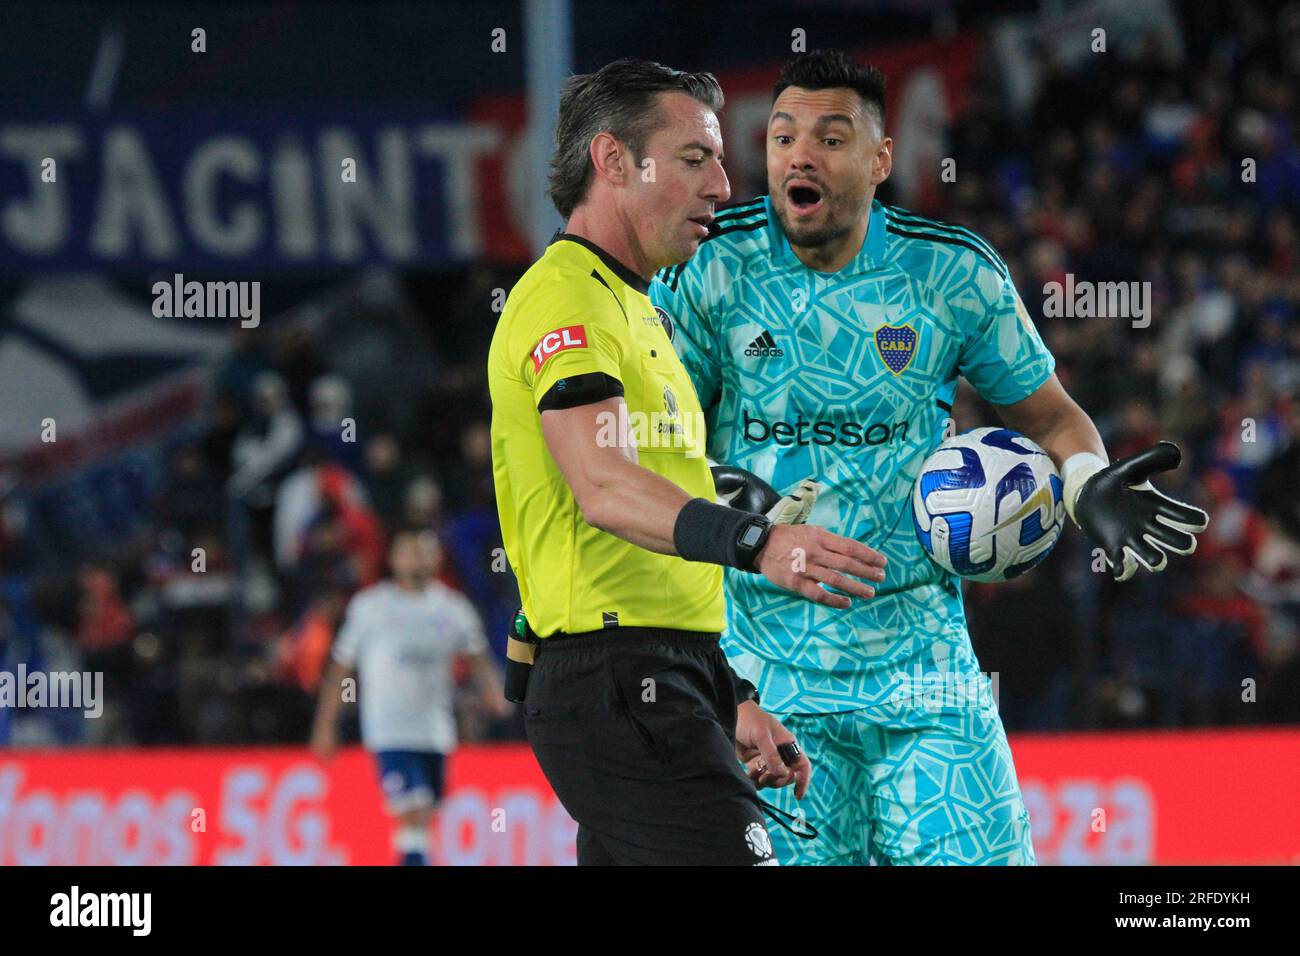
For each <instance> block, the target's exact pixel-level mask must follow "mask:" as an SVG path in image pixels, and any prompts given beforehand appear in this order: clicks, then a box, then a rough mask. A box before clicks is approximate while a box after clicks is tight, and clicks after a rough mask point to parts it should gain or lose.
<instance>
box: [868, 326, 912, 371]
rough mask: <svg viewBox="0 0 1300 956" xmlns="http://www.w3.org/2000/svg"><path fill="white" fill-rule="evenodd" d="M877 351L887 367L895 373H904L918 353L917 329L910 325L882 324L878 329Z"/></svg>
mask: <svg viewBox="0 0 1300 956" xmlns="http://www.w3.org/2000/svg"><path fill="white" fill-rule="evenodd" d="M876 351H877V352H879V353H880V359H881V361H882V362H884V363H885V368H887V369H889V370H890V371H891V372H893V373H894V374H895V375H900V374H902V372H903V369H905V368H907V366H909V365H911V364H912V356H914V355H915V354H916V329H914V328H912V327H911V326H910V325H882V326H881V327H880V328H878V329H876Z"/></svg>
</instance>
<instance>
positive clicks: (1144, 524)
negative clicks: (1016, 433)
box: [1065, 441, 1210, 581]
mask: <svg viewBox="0 0 1300 956" xmlns="http://www.w3.org/2000/svg"><path fill="white" fill-rule="evenodd" d="M1182 458H1183V455H1182V452H1180V451H1179V450H1178V446H1177V445H1175V444H1174V443H1173V442H1168V441H1162V442H1157V443H1156V444H1154V445H1152V446H1151V447H1150V448H1148V449H1146V450H1145V451H1140V452H1138V453H1137V454H1136V455H1132V456H1130V457H1128V458H1125V459H1123V460H1121V461H1117V462H1115V463H1114V464H1113V465H1101V462H1100V459H1097V460H1096V463H1095V464H1092V465H1089V464H1084V465H1082V466H1081V467H1083V468H1084V469H1088V470H1090V471H1091V474H1090V475H1089V476H1088V477H1086V478H1083V480H1082V481H1079V480H1078V479H1079V477H1080V476H1079V474H1078V471H1077V469H1075V474H1067V476H1066V495H1065V497H1066V503H1067V505H1068V506H1069V508H1070V516H1071V517H1072V518H1073V519H1074V522H1075V524H1077V525H1078V526H1079V528H1080V529H1081V530H1082V531H1083V532H1084V534H1086V535H1087V536H1088V537H1089V538H1091V539H1092V540H1093V541H1094V542H1095V543H1096V544H1098V545H1099V546H1100V547H1101V549H1102V553H1103V554H1104V555H1105V558H1106V564H1107V565H1109V566H1110V569H1111V571H1112V572H1113V573H1114V575H1115V580H1116V581H1127V580H1128V579H1129V578H1131V577H1133V575H1134V574H1135V573H1137V569H1138V567H1139V566H1140V567H1143V568H1145V569H1146V570H1148V571H1153V572H1154V571H1163V570H1164V569H1165V565H1166V564H1168V563H1169V553H1170V552H1172V553H1174V554H1191V553H1192V552H1193V551H1195V550H1196V535H1197V534H1199V533H1200V532H1202V531H1204V530H1205V529H1206V527H1207V525H1208V524H1209V522H1210V516H1209V515H1207V514H1206V513H1205V512H1204V511H1202V510H1201V509H1200V508H1196V507H1193V506H1192V505H1189V504H1186V503H1185V502H1182V501H1178V500H1176V499H1174V498H1170V497H1169V496H1168V495H1165V494H1162V493H1161V492H1159V491H1156V489H1155V488H1154V487H1153V486H1152V484H1151V481H1150V478H1151V476H1152V475H1154V474H1158V473H1159V472H1162V471H1169V470H1171V469H1173V468H1177V467H1178V463H1179V462H1180V461H1182ZM1070 464H1071V463H1070V462H1066V471H1067V472H1070V471H1071V468H1070ZM1072 479H1073V480H1072ZM1076 483H1077V484H1078V485H1079V487H1078V491H1077V492H1074V491H1073V488H1072V485H1074V484H1076Z"/></svg>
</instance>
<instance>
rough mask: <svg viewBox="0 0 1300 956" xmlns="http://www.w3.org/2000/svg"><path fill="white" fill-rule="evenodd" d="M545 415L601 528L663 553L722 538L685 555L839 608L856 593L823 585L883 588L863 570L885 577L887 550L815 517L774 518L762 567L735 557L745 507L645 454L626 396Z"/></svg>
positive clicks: (572, 480) (558, 459) (586, 512)
mask: <svg viewBox="0 0 1300 956" xmlns="http://www.w3.org/2000/svg"><path fill="white" fill-rule="evenodd" d="M611 416H612V417H611ZM541 417H542V434H543V436H544V437H545V439H546V444H547V447H548V448H549V449H550V452H551V456H552V458H554V460H555V464H556V466H557V467H558V468H559V469H560V472H561V473H562V474H563V475H564V478H565V480H566V481H567V482H568V484H569V488H570V489H571V490H572V491H573V497H574V499H575V500H576V501H577V504H578V508H579V509H580V510H581V511H582V517H583V519H584V520H585V521H586V522H587V523H588V524H589V525H591V526H592V527H594V528H599V529H600V530H601V531H605V532H607V533H609V534H613V535H617V536H618V537H620V538H623V539H624V540H626V541H630V542H631V543H633V544H635V545H637V546H639V547H642V548H645V549H647V550H649V551H655V552H658V553H659V554H682V551H681V549H680V547H679V544H680V543H681V542H682V541H684V540H690V541H692V542H701V541H702V542H714V541H716V547H715V546H714V545H713V544H708V545H706V546H705V548H704V551H702V552H701V553H698V554H686V555H683V556H684V557H686V558H688V559H691V560H702V561H709V562H711V563H715V564H734V566H737V567H742V568H743V569H744V570H754V571H757V572H758V573H760V574H762V575H763V576H764V577H766V578H767V579H768V580H770V581H771V582H772V583H773V584H776V585H778V586H779V587H782V588H785V589H787V590H789V591H793V592H795V593H798V594H801V595H803V596H804V597H806V598H807V599H808V600H810V601H816V602H817V603H819V604H826V605H829V606H831V607H837V608H847V607H848V606H849V605H850V603H851V601H850V599H849V597H847V596H845V595H843V594H834V593H832V592H830V591H827V590H826V589H825V588H822V587H820V586H819V585H820V584H826V585H829V586H830V587H834V588H837V589H839V590H841V591H844V592H846V593H847V594H849V595H853V596H856V597H860V598H870V597H873V596H874V595H875V589H874V588H872V587H871V586H870V585H869V584H866V583H864V582H863V581H860V580H857V579H858V578H862V579H865V580H866V581H872V582H879V581H883V580H884V577H885V573H884V565H885V559H884V556H883V555H881V554H879V553H878V552H876V551H873V550H872V549H871V548H868V547H867V546H866V545H864V544H862V543H861V542H858V541H854V540H852V539H851V538H843V537H840V536H839V535H836V534H832V533H831V532H829V531H827V530H826V529H825V528H819V527H817V526H815V525H774V526H773V527H772V529H771V532H770V536H769V538H768V540H767V543H766V545H764V547H763V548H762V550H761V551H759V553H758V555H757V558H756V559H755V560H754V563H753V566H752V567H744V566H743V565H741V564H735V563H734V562H733V561H730V560H727V558H726V557H725V556H724V552H725V550H726V548H725V546H726V545H727V544H728V542H727V540H726V535H727V528H729V527H730V526H731V523H732V522H733V521H734V520H735V518H734V516H735V513H734V512H733V511H732V509H729V508H725V507H723V506H721V505H715V504H712V503H710V504H709V505H708V506H707V507H703V506H702V505H703V503H702V502H700V501H698V499H692V497H691V495H689V494H688V493H687V492H686V491H684V490H683V489H682V488H680V487H678V486H677V485H675V484H673V482H671V481H669V480H668V479H666V478H664V477H663V476H662V475H658V474H656V473H655V472H653V471H650V470H649V469H648V468H643V467H641V466H640V465H639V464H638V463H637V452H636V443H635V441H634V440H633V439H632V437H631V435H630V433H629V431H628V429H627V422H628V413H627V410H626V407H625V403H624V401H623V398H622V397H621V396H620V397H614V398H606V399H603V400H601V401H597V402H591V403H588V404H585V405H577V406H574V407H572V408H564V409H555V408H549V409H546V410H545V411H543V412H542V416H541ZM610 421H613V422H617V423H618V424H619V427H618V430H617V435H618V438H617V440H616V441H615V442H612V443H610V442H603V443H602V442H601V441H599V440H598V436H600V435H602V434H605V435H607V434H609V429H608V428H606V427H604V426H605V425H606V424H607V423H608V422H610ZM693 502H694V503H693ZM688 505H691V507H690V508H688V507H687V506H688ZM710 509H717V510H716V511H714V510H710ZM711 532H716V533H711ZM850 575H853V577H850Z"/></svg>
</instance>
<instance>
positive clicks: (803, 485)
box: [767, 478, 821, 524]
mask: <svg viewBox="0 0 1300 956" xmlns="http://www.w3.org/2000/svg"><path fill="white" fill-rule="evenodd" d="M820 490H821V487H820V486H819V485H818V484H817V482H815V481H813V480H812V479H811V478H805V479H804V480H803V481H801V482H799V484H798V486H796V487H795V489H794V491H792V492H790V493H789V494H788V495H784V496H782V498H781V500H780V501H778V502H777V503H776V504H774V505H773V506H772V507H771V509H769V510H768V512H767V517H768V520H769V521H771V522H772V524H805V523H806V522H807V521H808V516H809V515H810V514H812V509H813V505H815V504H816V503H817V492H819V491H820Z"/></svg>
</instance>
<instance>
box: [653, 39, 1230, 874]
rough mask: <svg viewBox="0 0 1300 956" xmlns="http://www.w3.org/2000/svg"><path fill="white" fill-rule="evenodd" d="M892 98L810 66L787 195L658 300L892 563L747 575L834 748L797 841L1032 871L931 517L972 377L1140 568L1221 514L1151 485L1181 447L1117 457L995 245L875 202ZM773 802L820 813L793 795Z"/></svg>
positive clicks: (694, 262) (713, 451) (770, 146)
mask: <svg viewBox="0 0 1300 956" xmlns="http://www.w3.org/2000/svg"><path fill="white" fill-rule="evenodd" d="M884 99H885V98H884V78H883V77H882V76H881V75H880V73H879V72H877V71H876V70H874V69H872V68H869V67H863V66H860V65H858V64H857V63H854V62H853V61H852V60H851V59H849V58H848V57H846V56H844V55H843V54H839V53H809V54H806V55H803V56H801V57H799V58H797V59H795V60H794V61H793V62H792V63H791V64H790V65H789V66H788V67H787V68H786V69H785V71H784V72H783V73H782V76H781V79H780V81H779V82H778V84H777V86H776V89H775V91H774V102H773V106H772V111H771V114H770V116H769V121H768V137H767V172H768V188H769V193H770V195H769V196H765V197H761V198H759V199H757V200H755V201H753V202H751V203H748V204H746V205H742V206H739V207H735V208H732V209H730V210H725V211H723V212H722V213H720V214H719V215H718V216H717V217H716V219H715V220H714V222H713V224H712V226H711V228H710V236H709V238H708V239H706V240H705V241H704V242H703V243H701V245H700V249H699V251H698V252H696V254H695V255H694V256H693V257H692V258H691V259H690V260H689V261H688V262H685V263H683V264H681V265H679V266H674V267H670V268H667V269H664V270H661V271H660V272H659V274H658V276H657V280H656V282H655V283H653V285H652V287H651V298H652V300H653V301H654V303H655V305H656V306H657V307H659V308H660V309H662V310H663V311H664V314H665V322H666V324H667V326H668V327H670V328H673V329H674V330H675V336H674V339H673V343H674V346H675V347H676V349H677V352H678V354H679V355H680V357H681V359H682V362H683V364H684V365H685V367H686V369H687V371H688V372H689V374H690V376H691V379H692V380H693V382H694V384H695V390H696V392H697V394H698V396H699V399H700V404H701V406H702V407H703V408H704V409H705V416H706V424H707V430H708V447H707V451H708V453H709V455H710V456H711V457H712V458H714V459H715V460H717V461H720V462H725V463H726V464H727V465H728V466H731V467H733V468H740V469H745V470H746V471H748V472H752V473H753V474H755V475H757V476H759V477H760V478H761V479H763V480H764V481H766V482H768V483H770V484H771V485H772V486H775V487H776V488H779V489H784V488H790V487H792V486H794V485H795V484H796V482H798V481H799V480H800V479H803V478H805V477H806V476H810V477H811V478H813V479H815V480H816V482H817V483H818V485H819V486H820V488H821V491H820V494H819V495H818V496H817V498H816V504H815V505H814V506H813V510H812V520H813V521H815V522H816V523H817V524H819V525H823V526H825V527H827V528H829V529H831V530H833V531H836V532H838V533H839V534H842V535H845V536H847V537H849V538H853V539H855V540H859V541H866V542H870V543H871V545H872V546H873V547H875V548H876V549H878V550H879V551H880V552H881V553H883V554H884V555H885V556H886V557H887V559H888V568H889V573H888V576H887V577H886V579H885V582H884V584H883V585H881V587H880V588H879V589H878V591H877V597H876V598H875V600H873V601H870V602H859V603H857V604H854V605H853V607H851V608H849V609H847V610H838V609H832V608H827V607H825V606H822V605H818V604H814V603H811V602H806V601H800V600H797V599H793V598H791V597H788V596H787V595H784V594H782V593H781V592H780V591H779V590H778V589H776V588H774V587H772V586H771V585H770V584H768V583H767V582H766V581H764V580H762V579H761V578H758V577H756V576H755V575H744V574H739V573H736V572H733V571H728V572H727V574H726V584H727V597H728V601H727V604H728V608H727V624H728V631H727V635H726V637H725V638H724V642H725V643H724V647H725V650H726V652H727V654H728V657H729V658H730V660H731V662H732V665H733V666H734V667H735V669H736V671H737V672H738V673H739V674H741V675H742V676H743V677H746V678H748V679H749V680H751V681H753V682H754V683H755V684H756V685H757V688H758V691H759V694H760V698H761V700H762V705H763V707H764V709H766V710H767V711H769V712H771V713H774V714H777V715H779V716H780V719H781V721H782V723H783V724H784V726H785V727H787V728H788V729H789V730H790V731H791V732H792V733H794V734H795V736H796V737H797V738H798V740H799V742H800V744H801V746H802V747H803V748H804V750H805V752H807V753H808V755H809V757H810V758H811V759H812V761H813V763H814V764H816V765H817V767H818V774H817V777H816V779H815V780H814V781H813V783H812V785H811V787H810V789H809V792H808V796H807V798H806V799H805V801H804V803H803V806H805V807H809V810H808V813H809V814H810V815H811V814H815V815H816V824H817V828H818V830H819V831H820V834H821V837H820V838H819V839H817V840H812V841H803V840H793V839H791V837H790V835H788V834H786V833H783V832H780V831H776V832H774V833H773V840H774V848H775V851H776V854H777V856H778V858H780V860H781V862H782V863H823V864H836V863H844V864H862V863H866V862H868V860H870V859H874V860H875V861H876V862H878V863H881V864H936V863H948V864H956V863H967V864H1013V863H1014V864H1029V863H1033V862H1034V851H1033V845H1032V842H1031V839H1030V832H1029V815H1028V812H1027V811H1026V808H1025V805H1024V801H1023V800H1022V798H1021V794H1020V787H1019V784H1018V783H1017V780H1016V772H1015V766H1014V764H1013V762H1012V758H1011V751H1010V749H1009V748H1008V746H1007V740H1006V735H1005V732H1004V730H1003V727H1002V722H1001V719H1000V718H999V716H998V713H997V710H996V706H995V704H994V702H993V701H992V699H991V694H989V693H988V681H987V678H985V677H983V675H981V674H980V671H979V665H978V663H977V661H976V659H975V654H974V652H973V650H972V649H971V644H970V637H969V635H968V634H967V630H966V621H965V615H964V612H963V609H962V600H961V586H960V584H961V583H960V581H959V580H958V579H957V578H956V577H955V576H954V575H951V574H948V573H947V572H945V571H944V570H942V569H941V568H940V567H939V566H938V565H936V564H935V563H934V562H932V561H930V560H929V559H928V558H927V556H926V554H925V552H924V551H923V550H922V549H921V546H920V544H919V542H918V541H917V539H916V535H915V533H914V531H913V527H912V520H911V506H910V495H911V490H912V487H913V484H914V483H915V481H916V477H917V473H918V471H919V470H920V467H921V464H922V462H924V460H925V459H926V457H927V456H928V455H929V454H930V453H931V452H932V451H933V450H934V449H935V448H936V447H937V446H938V445H939V443H940V442H941V441H942V439H943V437H944V433H945V430H946V426H947V424H948V422H949V416H950V415H951V411H952V401H953V396H954V393H955V391H956V388H957V378H958V376H959V375H964V376H965V377H966V378H967V379H968V380H969V381H970V383H971V384H972V385H973V386H974V387H975V389H976V391H978V392H979V393H980V395H982V396H983V397H984V398H985V399H987V400H988V401H989V402H992V403H993V404H994V405H995V406H996V407H997V409H998V412H999V414H1000V416H1001V418H1002V420H1003V422H1004V423H1005V424H1006V425H1007V427H1009V428H1012V429H1015V430H1016V431H1019V432H1021V433H1023V434H1025V435H1027V436H1028V437H1029V438H1031V439H1033V440H1034V441H1035V442H1037V443H1038V444H1039V445H1040V446H1042V447H1043V448H1044V449H1045V450H1046V451H1047V452H1048V454H1049V455H1051V457H1052V459H1053V461H1055V462H1056V464H1057V465H1058V467H1060V468H1061V471H1062V475H1063V477H1064V480H1065V489H1064V497H1065V503H1066V508H1067V510H1068V512H1069V514H1070V516H1071V518H1072V519H1074V521H1075V522H1076V523H1077V524H1078V525H1079V526H1080V527H1081V528H1082V529H1083V531H1084V533H1085V534H1087V535H1088V537H1089V538H1091V539H1092V540H1093V541H1094V542H1095V543H1096V544H1097V545H1098V546H1099V547H1100V548H1101V549H1102V550H1103V551H1104V553H1105V555H1106V560H1107V562H1108V563H1109V564H1110V566H1111V567H1112V569H1113V570H1114V573H1115V575H1116V577H1117V578H1118V579H1119V580H1125V579H1127V578H1129V577H1131V576H1132V575H1133V574H1134V573H1135V571H1136V570H1137V569H1138V568H1139V567H1141V568H1144V569H1146V570H1148V571H1159V570H1161V569H1162V568H1164V566H1165V563H1166V561H1167V556H1168V554H1170V553H1175V554H1189V553H1191V551H1192V550H1193V549H1194V548H1195V546H1196V539H1195V537H1194V535H1195V533H1196V532H1198V531H1201V530H1203V529H1204V528H1205V525H1206V521H1207V518H1206V516H1205V514H1204V512H1201V511H1199V510H1198V509H1195V508H1192V507H1190V506H1188V505H1184V504H1182V503H1180V502H1176V501H1173V500H1172V499H1170V498H1167V497H1165V496H1164V495H1162V494H1160V493H1159V492H1157V491H1155V490H1154V489H1153V488H1152V487H1151V485H1150V484H1149V482H1148V478H1150V477H1151V476H1152V475H1154V474H1156V473H1158V472H1161V471H1165V470H1168V469H1170V468H1173V467H1175V466H1177V464H1178V461H1179V452H1178V449H1177V447H1176V446H1174V445H1172V444H1170V443H1168V442H1161V443H1159V444H1157V445H1155V446H1153V447H1151V448H1149V449H1147V450H1146V451H1144V452H1142V453H1141V454H1138V455H1135V456H1133V457H1132V458H1130V459H1127V460H1125V461H1121V462H1117V463H1115V464H1108V463H1107V460H1106V451H1105V448H1104V446H1103V445H1102V442H1101V438H1100V436H1099V435H1098V434H1097V430H1096V428H1095V427H1094V426H1093V423H1092V421H1091V420H1090V419H1089V418H1088V416H1087V415H1086V414H1085V413H1084V412H1083V411H1082V409H1080V408H1079V407H1078V405H1076V404H1075V403H1074V402H1073V401H1072V400H1071V399H1070V397H1069V396H1068V395H1067V394H1066V393H1065V390H1064V389H1063V388H1062V387H1061V385H1060V383H1059V382H1058V381H1057V379H1056V376H1055V375H1054V374H1053V368H1054V362H1053V360H1052V356H1051V354H1050V353H1049V352H1048V351H1047V349H1046V348H1045V347H1044V345H1043V342H1042V340H1041V339H1040V338H1039V336H1038V333H1037V331H1036V330H1035V329H1034V326H1033V323H1032V322H1031V320H1030V318H1029V315H1028V313H1027V312H1026V311H1025V307H1024V305H1023V304H1022V303H1021V301H1020V297H1019V296H1018V295H1017V294H1016V290H1015V287H1014V285H1013V284H1012V281H1011V278H1010V274H1009V272H1008V270H1007V267H1006V264H1005V263H1004V262H1003V261H1002V259H1001V258H1000V257H999V256H998V255H997V253H996V252H994V251H993V249H992V247H991V246H989V244H988V243H987V242H986V241H985V240H984V239H982V238H981V237H980V236H979V235H978V234H976V233H974V232H971V231H969V230H967V229H964V228H961V227H957V226H950V225H947V224H944V223H940V222H936V221H933V220H930V219H924V218H922V217H920V216H916V215H913V214H912V213H909V212H906V211H905V210H902V209H897V208H894V207H891V206H887V205H884V204H882V203H880V202H879V201H877V200H876V199H875V192H876V187H877V186H879V184H880V183H881V182H883V181H884V180H885V178H886V177H887V176H888V175H889V172H890V164H891V151H892V148H893V144H892V141H891V140H890V139H889V138H888V137H887V136H885V134H884ZM729 480H730V481H732V482H733V483H738V484H739V485H741V488H740V489H739V490H736V489H735V488H733V489H732V491H733V492H734V493H735V494H737V495H738V496H745V497H746V498H747V499H751V498H757V499H758V500H757V501H752V500H751V501H748V503H747V505H746V507H747V508H748V509H750V510H759V511H762V510H765V509H764V508H763V507H762V504H763V502H765V501H766V502H769V503H771V504H775V503H776V501H775V499H776V498H777V495H776V492H773V491H771V490H770V489H768V490H766V491H762V493H755V492H753V491H752V489H750V488H749V487H748V484H747V479H746V478H745V476H744V474H737V473H735V472H733V473H732V475H731V477H730V479H729ZM719 483H720V484H722V483H724V482H723V479H722V477H720V478H719ZM805 502H806V496H805ZM795 517H796V519H797V517H798V515H797V514H796V515H795ZM936 684H937V686H939V687H941V688H943V689H944V690H945V693H944V694H942V695H940V698H941V705H940V706H938V707H936V706H934V700H935V695H934V694H933V689H934V688H935V686H936ZM971 687H975V688H977V689H978V692H977V693H973V694H972V693H969V688H971ZM950 688H951V689H953V690H956V689H958V688H960V689H961V691H960V692H959V693H947V692H946V691H948V690H949V689H950ZM751 769H753V768H751ZM760 779H761V777H760ZM773 799H774V802H775V803H776V804H777V805H778V806H779V807H780V808H781V809H783V810H786V811H788V812H794V813H795V814H796V815H797V814H798V812H799V811H798V810H796V808H795V805H794V802H793V801H792V800H790V799H789V797H788V796H787V794H786V792H784V791H778V792H776V793H775V794H774V798H773Z"/></svg>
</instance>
